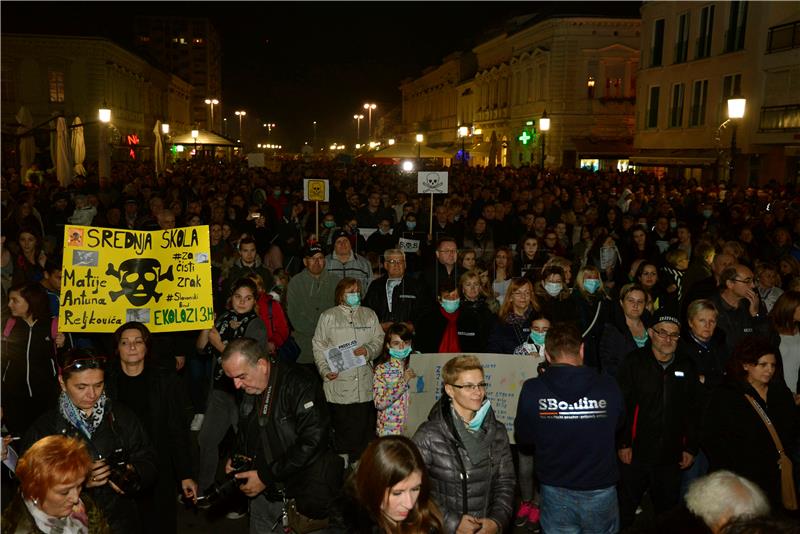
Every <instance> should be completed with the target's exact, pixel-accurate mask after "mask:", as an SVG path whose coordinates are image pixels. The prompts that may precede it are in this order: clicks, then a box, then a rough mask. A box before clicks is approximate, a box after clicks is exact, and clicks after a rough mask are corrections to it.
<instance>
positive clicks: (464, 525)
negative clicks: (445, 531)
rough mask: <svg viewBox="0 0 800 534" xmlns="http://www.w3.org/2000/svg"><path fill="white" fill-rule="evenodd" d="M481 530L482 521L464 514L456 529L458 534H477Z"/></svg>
mask: <svg viewBox="0 0 800 534" xmlns="http://www.w3.org/2000/svg"><path fill="white" fill-rule="evenodd" d="M479 528H481V523H480V521H478V520H477V519H475V518H474V517H472V516H471V515H469V514H464V515H462V516H461V521H460V522H459V523H458V527H456V534H475V532H478V529H479Z"/></svg>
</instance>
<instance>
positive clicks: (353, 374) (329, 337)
mask: <svg viewBox="0 0 800 534" xmlns="http://www.w3.org/2000/svg"><path fill="white" fill-rule="evenodd" d="M383 337H384V334H383V329H382V328H381V324H380V323H379V322H378V316H377V315H375V312H374V311H372V310H370V309H369V308H367V307H365V306H358V307H356V308H350V307H349V306H343V305H342V306H334V307H333V308H330V309H328V310H326V311H324V312H323V313H322V315H320V317H319V322H317V329H316V331H315V332H314V338H313V339H312V345H313V347H314V362H315V363H316V364H317V369H318V370H319V374H320V375H321V376H322V380H323V387H324V389H325V398H326V399H328V402H332V403H334V404H354V403H360V402H369V401H371V400H372V366H371V364H370V362H371V361H372V360H374V359H375V358H377V357H378V356H379V355H380V353H381V350H382V349H383ZM353 340H355V341H356V346H355V347H353V348H354V349H355V348H358V347H364V348H366V349H367V356H366V360H367V364H366V365H362V366H359V367H354V368H352V369H348V370H346V371H342V372H340V373H339V376H337V377H336V378H335V379H333V380H330V379H329V378H328V377H326V376H325V375H327V374H328V373H330V372H331V368H330V365H328V362H327V361H326V360H325V351H326V350H328V349H331V348H334V347H338V346H340V345H344V344H346V343H349V342H351V341H353Z"/></svg>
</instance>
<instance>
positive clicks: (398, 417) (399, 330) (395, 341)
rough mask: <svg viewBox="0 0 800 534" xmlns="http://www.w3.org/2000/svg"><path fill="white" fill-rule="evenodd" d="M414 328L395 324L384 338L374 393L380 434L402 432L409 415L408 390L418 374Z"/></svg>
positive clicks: (377, 366) (376, 371)
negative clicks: (413, 360) (413, 351)
mask: <svg viewBox="0 0 800 534" xmlns="http://www.w3.org/2000/svg"><path fill="white" fill-rule="evenodd" d="M411 338H412V331H411V329H410V328H408V325H406V324H405V323H394V324H392V325H391V326H390V327H389V329H388V330H386V336H385V337H384V343H383V353H382V354H381V355H380V356H379V357H378V359H377V360H375V364H376V365H375V377H374V379H373V382H372V394H373V396H374V398H375V409H376V410H378V421H377V425H376V427H375V433H376V434H377V435H378V436H389V435H401V434H403V430H405V426H406V417H407V416H408V390H409V387H410V384H411V380H413V379H414V378H415V377H416V376H417V375H416V374H415V373H414V369H412V368H411V367H409V363H410V362H411V356H410V355H411Z"/></svg>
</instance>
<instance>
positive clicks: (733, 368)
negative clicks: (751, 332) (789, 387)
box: [726, 336, 783, 384]
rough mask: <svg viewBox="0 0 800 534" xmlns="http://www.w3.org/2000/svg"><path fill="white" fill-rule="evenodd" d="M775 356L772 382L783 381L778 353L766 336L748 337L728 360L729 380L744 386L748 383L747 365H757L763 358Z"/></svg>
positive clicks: (735, 348)
mask: <svg viewBox="0 0 800 534" xmlns="http://www.w3.org/2000/svg"><path fill="white" fill-rule="evenodd" d="M767 354H773V355H774V356H775V374H773V375H772V379H771V380H770V382H775V381H776V380H778V379H781V380H782V376H783V373H782V370H781V368H782V366H781V362H780V358H779V356H778V351H777V350H775V348H774V347H773V346H772V344H771V343H770V342H769V340H768V339H767V338H765V337H764V336H746V337H744V338H743V339H742V340H741V341H739V343H737V344H736V346H735V347H734V349H733V357H732V358H731V359H730V360H728V364H727V366H726V367H727V369H726V370H727V374H728V379H729V380H733V381H734V382H740V383H742V384H746V383H747V371H745V370H744V366H745V364H746V365H756V364H757V363H758V360H760V359H761V357H762V356H766V355H767Z"/></svg>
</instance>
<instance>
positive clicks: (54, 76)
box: [47, 70, 64, 102]
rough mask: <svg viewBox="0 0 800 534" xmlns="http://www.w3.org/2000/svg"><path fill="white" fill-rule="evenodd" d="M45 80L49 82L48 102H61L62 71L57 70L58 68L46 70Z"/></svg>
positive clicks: (62, 91)
mask: <svg viewBox="0 0 800 534" xmlns="http://www.w3.org/2000/svg"><path fill="white" fill-rule="evenodd" d="M47 81H48V83H49V84H50V102H63V101H64V71H59V70H51V71H48V72H47Z"/></svg>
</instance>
